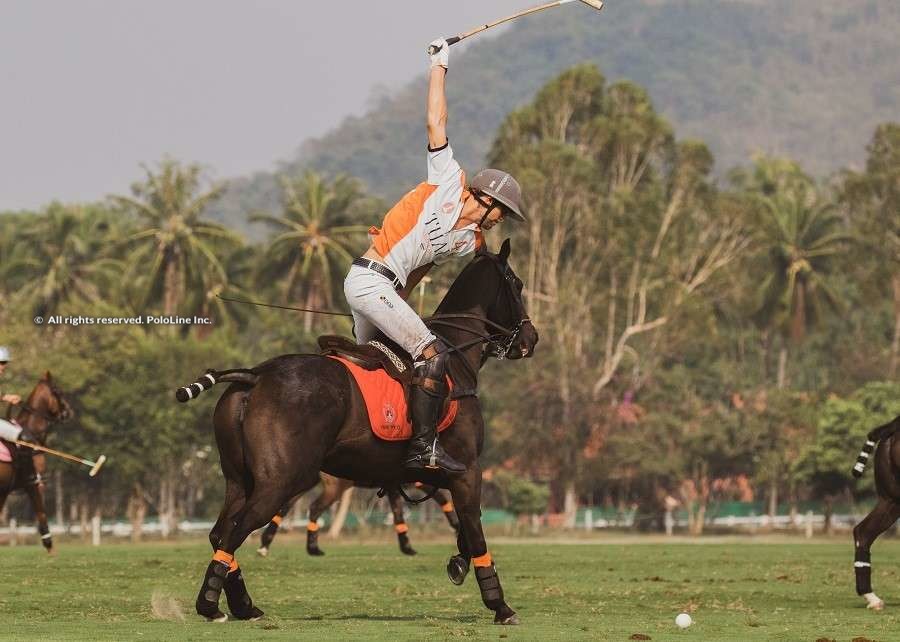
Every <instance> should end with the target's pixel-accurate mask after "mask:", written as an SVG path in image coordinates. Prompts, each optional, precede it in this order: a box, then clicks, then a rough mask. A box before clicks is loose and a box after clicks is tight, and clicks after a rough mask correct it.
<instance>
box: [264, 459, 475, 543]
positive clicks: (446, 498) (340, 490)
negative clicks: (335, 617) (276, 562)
mask: <svg viewBox="0 0 900 642" xmlns="http://www.w3.org/2000/svg"><path fill="white" fill-rule="evenodd" d="M319 480H320V481H321V482H322V492H321V493H320V494H319V496H318V497H316V498H315V499H314V500H313V501H312V503H311V504H310V505H309V515H308V517H309V521H308V523H307V525H306V552H307V553H309V554H310V555H324V554H325V551H323V550H322V549H321V548H319V521H318V520H319V517H321V516H322V513H324V512H325V511H326V510H328V509H329V507H331V506H332V505H333V504H334V503H335V502H336V501H337V500H338V499H340V498H341V495H343V494H344V492H345V491H346V490H348V489H350V488H352V487H353V486H354V485H355V484H354V482H352V481H351V480H349V479H340V478H339V477H335V476H333V475H329V474H328V473H319ZM423 490H424V492H425V493H429V494H430V493H431V492H432V490H434V494H433V496H432V499H433V500H434V501H435V502H437V504H438V505H439V506H440V507H441V511H443V513H444V517H446V518H447V523H448V524H450V527H451V528H452V529H453V531H454V532H455V533H457V534H458V533H459V520H458V519H457V518H456V513H455V512H454V510H453V500H451V499H450V494H449V493H448V492H447V491H445V490H441V489H440V488H437V489H435V488H433V487H423ZM301 496H302V495H297V496H296V497H293V498H291V499H289V500H288V501H287V503H286V504H285V505H284V506H282V507H281V508H280V509H279V510H278V513H276V514H275V517H273V518H272V520H271V521H270V522H269V524H268V525H267V526H266V527H265V528H264V529H263V532H262V535H261V536H260V546H259V548H258V549H256V552H257V553H259V554H260V555H262V556H263V557H266V556H267V555H268V554H269V547H270V546H272V540H274V539H275V534H276V533H278V527H279V526H281V521H282V520H283V519H284V517H285V515H287V514H288V512H289V511H290V510H291V506H293V505H294V504H295V503H296V502H297V500H298V499H300V497H301ZM387 496H388V503H389V504H390V506H391V513H393V516H394V531H396V533H397V543H398V544H399V545H400V551H401V552H402V553H403V554H404V555H415V554H416V549H414V548H413V547H412V544H410V543H409V527H408V526H407V525H406V517H405V516H404V514H403V501H404V500H403V496H402V495H401V494H400V492H399V490H397V489H396V488H389V489H387Z"/></svg>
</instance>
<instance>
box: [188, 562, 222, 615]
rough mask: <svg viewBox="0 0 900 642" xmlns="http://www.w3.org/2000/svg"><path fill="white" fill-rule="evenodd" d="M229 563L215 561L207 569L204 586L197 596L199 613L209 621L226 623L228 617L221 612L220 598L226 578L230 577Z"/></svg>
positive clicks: (201, 586) (202, 585)
mask: <svg viewBox="0 0 900 642" xmlns="http://www.w3.org/2000/svg"><path fill="white" fill-rule="evenodd" d="M228 567H229V564H228V562H223V561H221V560H218V559H215V558H214V559H213V560H212V561H211V562H210V563H209V566H207V567H206V575H205V576H204V577H203V584H201V585H200V593H199V594H198V595H197V603H196V608H197V613H198V614H200V615H202V616H203V617H205V618H206V619H208V620H215V621H217V622H224V621H225V620H227V619H228V617H227V616H226V615H225V614H224V613H222V611H220V610H219V597H220V596H221V595H222V589H223V588H224V586H225V578H226V576H227V575H228Z"/></svg>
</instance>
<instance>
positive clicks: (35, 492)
mask: <svg viewBox="0 0 900 642" xmlns="http://www.w3.org/2000/svg"><path fill="white" fill-rule="evenodd" d="M25 492H26V493H27V494H28V497H29V499H31V505H32V506H33V507H34V517H35V519H36V520H37V529H38V534H40V536H41V544H43V545H44V548H45V549H47V552H48V553H51V554H52V553H53V536H52V535H50V526H49V525H48V524H47V512H46V510H45V509H44V482H43V481H41V478H40V476H39V475H36V476H35V479H34V480H33V481H30V482H29V483H28V485H27V486H26V487H25Z"/></svg>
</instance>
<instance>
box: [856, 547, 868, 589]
mask: <svg viewBox="0 0 900 642" xmlns="http://www.w3.org/2000/svg"><path fill="white" fill-rule="evenodd" d="M853 570H854V571H855V572H856V594H857V595H865V594H866V593H871V592H872V555H871V553H870V552H869V549H868V548H865V549H863V548H860V547H857V548H856V556H855V561H854V562H853Z"/></svg>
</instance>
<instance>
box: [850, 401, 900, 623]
mask: <svg viewBox="0 0 900 642" xmlns="http://www.w3.org/2000/svg"><path fill="white" fill-rule="evenodd" d="M898 431H900V417H897V418H896V419H894V420H893V421H892V422H890V423H887V424H885V425H883V426H879V427H878V428H875V429H874V430H872V431H871V432H870V433H869V434H868V437H867V438H866V445H865V446H863V449H862V451H861V452H860V453H859V457H858V458H857V460H856V465H855V466H854V467H853V476H854V477H861V476H862V474H863V471H864V470H865V468H866V464H867V463H868V461H869V458H870V457H871V456H872V453H873V452H874V453H875V492H876V493H877V494H878V503H876V504H875V508H873V509H872V511H871V512H870V513H869V514H868V515H866V517H865V518H864V519H863V520H862V521H861V522H860V523H859V524H857V525H856V527H855V528H854V529H853V541H854V545H855V548H856V555H855V560H854V562H853V569H854V571H855V572H856V593H857V595H862V596H863V597H864V598H865V599H866V604H867V608H870V609H874V610H876V611H880V610H881V609H883V608H884V600H882V599H881V598H880V597H878V596H877V595H875V593H874V592H873V591H872V557H871V554H870V552H869V549H870V548H871V546H872V543H873V542H874V541H875V540H876V539H877V538H878V536H879V535H881V534H882V533H883V532H884V531H886V530H887V529H889V528H890V527H891V526H893V525H894V522H896V521H897V518H898V517H900V436H898V434H897V433H898Z"/></svg>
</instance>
